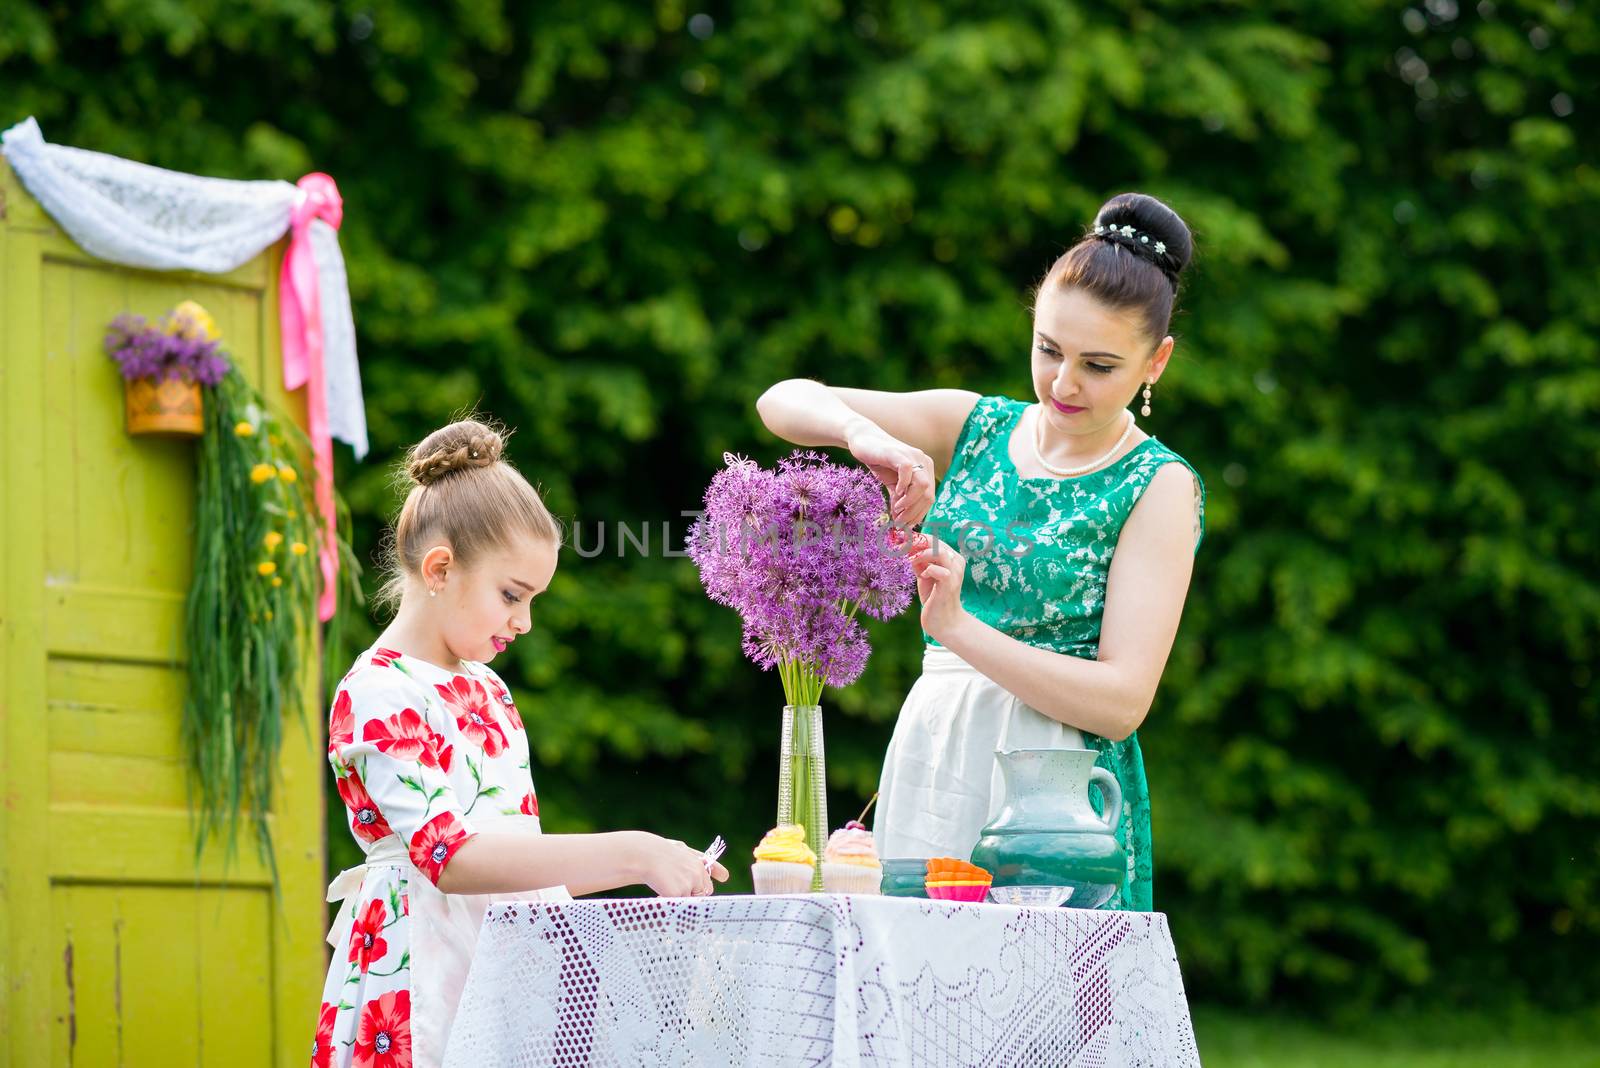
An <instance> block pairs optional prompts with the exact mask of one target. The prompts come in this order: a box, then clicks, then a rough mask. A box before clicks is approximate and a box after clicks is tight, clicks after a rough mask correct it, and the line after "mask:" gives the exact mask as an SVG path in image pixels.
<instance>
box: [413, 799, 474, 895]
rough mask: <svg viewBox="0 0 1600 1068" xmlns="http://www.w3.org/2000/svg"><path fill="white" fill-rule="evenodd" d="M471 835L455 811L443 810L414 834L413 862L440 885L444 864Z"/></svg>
mask: <svg viewBox="0 0 1600 1068" xmlns="http://www.w3.org/2000/svg"><path fill="white" fill-rule="evenodd" d="M467 838H468V835H467V832H466V829H465V828H464V827H462V826H461V821H460V820H458V819H456V817H455V813H453V812H441V813H439V814H438V815H437V816H435V817H433V819H431V820H429V821H428V822H427V823H424V824H423V825H422V829H421V830H419V831H418V832H417V833H416V834H414V835H412V836H411V863H413V864H415V865H416V866H417V870H418V871H420V872H422V874H424V875H426V876H427V877H428V881H429V882H431V883H433V884H434V885H435V886H437V885H438V883H439V876H441V875H443V874H444V866H445V865H446V864H448V863H449V862H450V858H451V857H453V856H455V853H456V850H458V849H460V848H461V845H462V843H463V842H465V841H466V840H467Z"/></svg>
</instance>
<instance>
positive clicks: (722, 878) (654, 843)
mask: <svg viewBox="0 0 1600 1068" xmlns="http://www.w3.org/2000/svg"><path fill="white" fill-rule="evenodd" d="M638 833H639V843H638V846H637V849H638V851H639V870H640V872H641V875H640V879H639V881H640V882H642V883H644V884H645V885H646V886H648V887H649V888H650V889H652V890H654V891H655V892H656V893H657V894H658V895H660V896H661V897H706V896H708V895H709V894H710V893H711V891H712V883H711V880H712V879H715V880H716V881H717V882H719V883H725V882H727V881H728V869H727V868H724V867H723V866H722V865H721V864H712V865H711V870H710V872H707V871H706V865H705V854H704V853H700V852H698V851H696V850H694V849H690V848H689V847H688V846H687V845H685V844H684V843H682V842H677V841H673V840H671V839H667V838H662V837H661V836H660V835H655V834H649V833H646V832H644V831H640V832H638Z"/></svg>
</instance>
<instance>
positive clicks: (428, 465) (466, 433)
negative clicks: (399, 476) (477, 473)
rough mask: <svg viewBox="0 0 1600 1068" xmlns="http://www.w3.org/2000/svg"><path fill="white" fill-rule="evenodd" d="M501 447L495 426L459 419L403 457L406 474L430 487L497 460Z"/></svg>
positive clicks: (503, 446)
mask: <svg viewBox="0 0 1600 1068" xmlns="http://www.w3.org/2000/svg"><path fill="white" fill-rule="evenodd" d="M504 449H505V440H504V438H502V437H501V435H500V432H499V431H498V430H496V429H495V428H494V427H492V426H488V425H487V424H484V423H480V422H478V420H476V419H462V420H461V421H460V422H456V423H451V424H450V425H449V426H446V427H440V428H439V429H438V430H435V431H434V432H433V433H431V434H429V435H428V436H427V437H425V438H423V439H422V440H421V441H420V442H418V443H417V446H416V447H415V448H413V449H412V450H411V453H410V454H409V455H408V456H407V457H406V474H407V476H409V477H410V479H411V481H413V482H415V483H417V484H418V485H419V486H431V485H433V484H434V483H436V482H438V481H439V480H440V479H442V478H448V477H449V476H450V475H453V474H455V473H456V472H457V471H470V470H472V469H474V468H478V467H488V466H490V465H491V464H495V463H498V462H499V460H500V453H501V452H502V451H503V450H504Z"/></svg>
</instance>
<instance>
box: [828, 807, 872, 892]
mask: <svg viewBox="0 0 1600 1068" xmlns="http://www.w3.org/2000/svg"><path fill="white" fill-rule="evenodd" d="M822 888H823V889H824V890H826V891H827V892H828V893H830V894H878V893H882V892H883V889H882V888H883V864H882V863H881V862H880V861H879V860H878V847H877V846H876V845H874V844H873V841H872V832H871V831H869V830H867V826H866V824H864V823H861V822H858V821H857V820H851V821H850V822H849V823H847V824H845V825H844V826H843V827H841V828H839V829H838V830H837V831H834V832H833V834H832V836H830V837H829V838H828V846H827V848H826V849H824V850H823V851H822Z"/></svg>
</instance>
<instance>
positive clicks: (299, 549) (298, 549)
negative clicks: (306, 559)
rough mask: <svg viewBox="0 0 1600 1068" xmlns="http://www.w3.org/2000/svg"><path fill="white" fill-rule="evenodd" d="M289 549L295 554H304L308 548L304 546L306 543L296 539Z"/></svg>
mask: <svg viewBox="0 0 1600 1068" xmlns="http://www.w3.org/2000/svg"><path fill="white" fill-rule="evenodd" d="M289 551H290V552H292V553H294V554H295V555H296V556H304V555H305V554H306V553H307V552H309V551H310V550H308V549H307V548H306V543H305V542H303V541H297V542H294V543H293V544H292V545H290V546H289Z"/></svg>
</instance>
